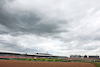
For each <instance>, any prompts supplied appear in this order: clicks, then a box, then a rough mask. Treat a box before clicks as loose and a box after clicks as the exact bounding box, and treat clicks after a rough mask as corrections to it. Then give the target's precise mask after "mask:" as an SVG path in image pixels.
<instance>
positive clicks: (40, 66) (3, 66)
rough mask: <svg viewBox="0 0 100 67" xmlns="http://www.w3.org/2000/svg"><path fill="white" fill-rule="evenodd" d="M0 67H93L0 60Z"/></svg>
mask: <svg viewBox="0 0 100 67" xmlns="http://www.w3.org/2000/svg"><path fill="white" fill-rule="evenodd" d="M0 67H95V66H94V65H93V64H91V63H81V62H34V61H11V60H0Z"/></svg>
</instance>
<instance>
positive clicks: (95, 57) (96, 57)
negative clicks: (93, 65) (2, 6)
mask: <svg viewBox="0 0 100 67" xmlns="http://www.w3.org/2000/svg"><path fill="white" fill-rule="evenodd" d="M89 58H93V59H98V58H99V56H89Z"/></svg>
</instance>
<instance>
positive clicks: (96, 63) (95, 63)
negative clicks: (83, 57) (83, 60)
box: [91, 62, 100, 67]
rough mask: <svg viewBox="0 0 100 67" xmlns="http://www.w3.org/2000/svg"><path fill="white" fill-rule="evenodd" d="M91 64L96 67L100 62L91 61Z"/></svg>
mask: <svg viewBox="0 0 100 67" xmlns="http://www.w3.org/2000/svg"><path fill="white" fill-rule="evenodd" d="M91 63H92V64H94V65H95V66H96V67H100V62H91Z"/></svg>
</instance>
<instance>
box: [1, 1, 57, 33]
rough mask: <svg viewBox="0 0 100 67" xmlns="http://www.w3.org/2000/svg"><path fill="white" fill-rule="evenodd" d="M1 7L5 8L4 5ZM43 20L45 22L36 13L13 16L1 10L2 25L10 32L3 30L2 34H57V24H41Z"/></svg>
mask: <svg viewBox="0 0 100 67" xmlns="http://www.w3.org/2000/svg"><path fill="white" fill-rule="evenodd" d="M4 4H5V3H4ZM1 7H2V8H3V5H1ZM45 19H46V18H45ZM41 20H43V18H42V17H41V16H39V15H38V14H37V13H36V12H33V13H31V12H28V11H18V12H16V13H15V14H11V13H9V12H7V11H5V10H4V9H1V10H0V25H2V26H4V27H5V28H6V30H8V31H6V30H3V31H2V32H0V34H5V33H8V34H15V33H17V34H18V32H21V33H24V34H25V33H31V34H32V33H33V34H37V35H38V34H39V35H41V34H45V33H48V34H49V33H54V32H56V29H57V28H58V26H57V24H52V23H48V22H49V21H47V22H45V23H40V22H41ZM51 22H53V21H51ZM17 34H16V35H17Z"/></svg>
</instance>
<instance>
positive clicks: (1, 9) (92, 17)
mask: <svg viewBox="0 0 100 67" xmlns="http://www.w3.org/2000/svg"><path fill="white" fill-rule="evenodd" d="M0 51H13V52H23V53H36V52H42V53H46V52H48V53H50V54H53V55H60V56H69V55H74V54H77V55H100V0H0Z"/></svg>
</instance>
